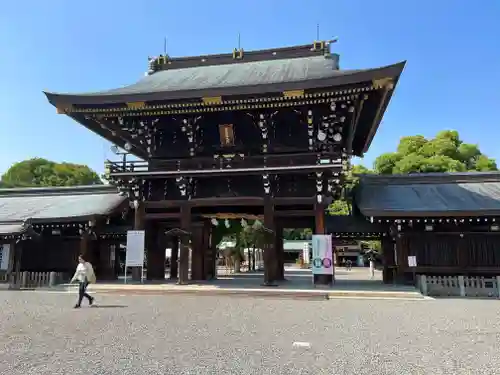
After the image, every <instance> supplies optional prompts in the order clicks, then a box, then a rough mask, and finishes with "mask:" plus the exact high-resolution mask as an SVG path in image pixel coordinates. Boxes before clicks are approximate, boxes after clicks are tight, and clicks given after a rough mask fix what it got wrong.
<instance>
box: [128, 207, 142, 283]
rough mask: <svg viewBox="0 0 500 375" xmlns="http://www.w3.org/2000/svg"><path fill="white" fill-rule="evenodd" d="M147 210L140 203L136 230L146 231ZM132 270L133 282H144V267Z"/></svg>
mask: <svg viewBox="0 0 500 375" xmlns="http://www.w3.org/2000/svg"><path fill="white" fill-rule="evenodd" d="M144 216H145V208H144V204H142V202H138V206H137V208H136V209H135V212H134V230H144V229H145V220H144ZM131 268H132V281H141V280H142V275H141V272H142V267H131Z"/></svg>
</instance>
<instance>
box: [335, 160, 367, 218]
mask: <svg viewBox="0 0 500 375" xmlns="http://www.w3.org/2000/svg"><path fill="white" fill-rule="evenodd" d="M369 173H373V172H372V171H370V170H369V169H368V168H366V167H365V166H364V165H361V164H358V165H353V166H352V167H351V169H350V170H349V173H348V174H347V176H346V179H345V190H346V192H347V194H349V192H350V191H351V190H352V189H353V188H354V187H355V186H356V184H357V183H358V180H359V177H358V175H362V174H369ZM327 213H328V215H350V213H351V206H350V202H349V197H344V198H343V199H338V200H335V201H333V202H332V203H331V204H330V205H329V206H328V208H327Z"/></svg>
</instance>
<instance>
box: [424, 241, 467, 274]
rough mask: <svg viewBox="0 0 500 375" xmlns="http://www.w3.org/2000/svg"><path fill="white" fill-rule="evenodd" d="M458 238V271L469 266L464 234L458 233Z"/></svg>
mask: <svg viewBox="0 0 500 375" xmlns="http://www.w3.org/2000/svg"><path fill="white" fill-rule="evenodd" d="M459 236H460V237H459V238H458V246H457V265H458V267H459V268H460V269H466V268H467V267H468V266H469V248H468V247H467V238H466V234H463V233H460V234H459ZM417 261H418V259H417Z"/></svg>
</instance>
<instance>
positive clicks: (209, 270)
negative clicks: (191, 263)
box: [203, 220, 217, 280]
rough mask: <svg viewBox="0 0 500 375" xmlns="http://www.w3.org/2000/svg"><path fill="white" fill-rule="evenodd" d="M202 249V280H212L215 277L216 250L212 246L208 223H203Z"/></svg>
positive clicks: (210, 227)
mask: <svg viewBox="0 0 500 375" xmlns="http://www.w3.org/2000/svg"><path fill="white" fill-rule="evenodd" d="M203 248H204V250H205V256H204V263H205V265H204V279H205V280H212V279H215V278H216V277H217V274H216V272H217V267H216V264H215V262H216V248H215V246H214V245H213V244H212V224H211V223H210V221H208V220H205V221H204V222H203Z"/></svg>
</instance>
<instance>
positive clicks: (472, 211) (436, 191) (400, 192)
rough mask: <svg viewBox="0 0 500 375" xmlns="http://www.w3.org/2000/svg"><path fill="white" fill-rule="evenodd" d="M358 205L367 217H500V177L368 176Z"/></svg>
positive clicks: (361, 186) (487, 174) (495, 174)
mask: <svg viewBox="0 0 500 375" xmlns="http://www.w3.org/2000/svg"><path fill="white" fill-rule="evenodd" d="M355 202H356V205H357V206H358V208H359V210H360V211H361V213H362V214H363V215H365V216H392V217H416V216H420V217H422V216H442V217H445V216H479V215H500V173H498V172H484V173H482V172H477V173H475V172H470V173H428V174H427V173H426V174H411V175H396V176H376V175H371V176H368V175H367V176H363V177H362V178H361V181H360V184H359V186H358V188H357V191H356V195H355Z"/></svg>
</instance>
